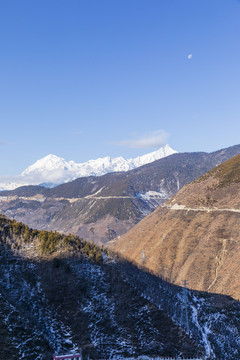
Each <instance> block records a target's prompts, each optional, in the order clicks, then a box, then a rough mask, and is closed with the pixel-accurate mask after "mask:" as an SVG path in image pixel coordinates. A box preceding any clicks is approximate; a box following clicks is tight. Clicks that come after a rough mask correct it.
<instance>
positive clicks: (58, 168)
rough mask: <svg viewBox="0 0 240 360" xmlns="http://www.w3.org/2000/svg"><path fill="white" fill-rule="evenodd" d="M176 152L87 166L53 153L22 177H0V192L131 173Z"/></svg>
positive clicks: (168, 149) (106, 160) (93, 162)
mask: <svg viewBox="0 0 240 360" xmlns="http://www.w3.org/2000/svg"><path fill="white" fill-rule="evenodd" d="M176 152H177V151H175V150H173V149H172V148H171V147H170V146H169V145H166V146H164V147H162V148H160V149H158V150H156V151H154V152H152V153H149V154H145V155H143V156H138V157H136V158H134V159H124V158H123V157H121V156H120V157H117V158H111V157H109V156H106V157H103V158H99V159H95V160H89V161H87V162H84V163H75V162H74V161H72V160H71V161H66V160H64V159H63V158H61V157H58V156H56V155H53V154H49V155H47V156H45V157H43V158H42V159H40V160H38V161H36V162H35V163H34V164H32V165H31V166H29V167H27V168H26V169H25V170H24V171H23V172H22V173H21V175H18V176H15V177H14V178H2V179H1V178H0V190H13V189H15V188H16V187H18V186H22V185H38V184H42V183H45V184H48V183H51V184H56V185H58V184H62V183H65V182H69V181H72V180H74V179H76V178H79V177H85V176H101V175H105V174H107V173H110V172H118V171H128V170H132V169H135V168H137V167H139V166H142V165H145V164H148V163H151V162H153V161H155V160H159V159H161V158H163V157H166V156H169V155H171V154H174V153H176Z"/></svg>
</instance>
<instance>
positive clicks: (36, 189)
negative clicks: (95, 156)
mask: <svg viewBox="0 0 240 360" xmlns="http://www.w3.org/2000/svg"><path fill="white" fill-rule="evenodd" d="M239 153H240V145H235V146H233V147H230V148H227V149H221V150H218V151H216V152H214V153H209V154H208V153H203V152H201V153H177V154H173V155H170V156H168V157H165V158H163V159H160V160H156V161H155V162H152V163H150V164H146V165H143V166H141V167H139V168H136V169H133V170H130V171H128V172H119V173H109V174H106V175H103V176H97V177H96V176H95V177H94V176H90V177H85V178H78V179H76V180H74V181H72V182H69V183H66V184H61V185H58V186H56V187H54V188H52V189H47V188H44V187H41V186H26V187H20V188H18V189H16V190H12V191H2V192H0V208H1V211H2V212H3V213H4V214H6V215H7V216H8V217H10V218H13V217H14V218H15V219H16V220H18V221H23V222H25V223H27V224H28V225H29V226H31V227H34V228H38V229H45V230H57V231H64V232H71V233H74V234H77V235H80V236H83V237H84V238H86V239H89V240H91V241H95V242H97V243H106V242H107V241H109V240H111V239H113V238H114V237H118V236H121V235H123V234H124V233H125V232H126V231H128V230H129V229H130V228H131V227H133V226H134V225H135V224H136V223H138V222H139V221H140V220H142V219H143V218H144V217H145V216H146V215H148V214H150V213H151V212H152V211H153V210H154V209H156V207H157V206H159V205H161V204H164V203H165V202H166V201H167V200H168V199H169V198H170V197H171V196H173V195H174V194H175V193H176V192H177V191H178V190H179V189H180V188H182V187H183V186H184V185H185V184H187V183H190V182H191V181H193V180H195V179H196V178H198V177H199V176H201V175H203V174H205V173H206V172H207V171H208V170H210V169H212V168H213V167H215V166H216V165H218V164H219V163H222V162H224V161H226V160H227V159H229V158H231V157H232V156H234V155H236V154H239Z"/></svg>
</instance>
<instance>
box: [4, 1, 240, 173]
mask: <svg viewBox="0 0 240 360" xmlns="http://www.w3.org/2000/svg"><path fill="white" fill-rule="evenodd" d="M239 39H240V1H238V0H144V1H143V0H84V1H83V0H64V1H63V0H34V1H32V0H21V1H19V0H8V1H2V2H0V121H1V132H0V154H1V156H0V174H1V175H15V174H18V173H20V172H21V171H22V170H24V169H25V168H26V167H27V166H28V165H30V164H32V163H33V162H35V161H36V160H38V159H40V158H41V157H43V156H45V155H47V154H49V153H53V154H55V155H58V156H61V157H63V158H65V159H66V160H74V161H76V162H84V161H87V160H89V159H91V158H98V157H103V156H106V155H110V156H112V157H116V156H120V155H123V156H124V157H126V158H129V157H134V156H138V155H142V154H144V153H147V152H150V151H153V150H155V148H156V146H157V145H160V144H161V142H164V141H167V142H168V143H169V144H170V145H171V146H172V147H173V148H174V149H176V150H178V151H181V152H184V151H214V150H217V149H220V148H224V147H228V146H231V145H234V144H238V143H239V142H240V141H239V140H240V136H239V134H240V100H239V99H240V40H239ZM190 54H192V57H191V59H188V55H190ZM136 146H137V147H136Z"/></svg>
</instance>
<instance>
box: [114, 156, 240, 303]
mask: <svg viewBox="0 0 240 360" xmlns="http://www.w3.org/2000/svg"><path fill="white" fill-rule="evenodd" d="M239 174H240V155H238V156H236V157H234V158H233V159H231V160H229V161H227V162H226V163H224V164H222V165H220V166H218V167H217V168H215V169H213V170H212V171H210V172H208V173H207V174H206V175H203V176H202V177H200V178H199V179H197V180H195V181H194V182H192V183H191V184H189V185H186V186H184V187H183V188H182V189H181V190H180V191H179V192H178V193H177V194H176V195H175V196H173V197H172V198H171V199H170V200H169V201H168V202H167V203H166V205H165V206H164V207H159V208H158V209H156V210H155V211H154V212H153V213H152V214H151V215H149V216H148V217H146V218H145V219H143V220H142V221H141V222H140V223H139V224H137V225H136V226H135V227H134V228H133V229H131V230H130V231H129V232H128V233H127V234H125V235H124V236H122V237H121V238H120V239H118V240H117V241H115V242H114V243H113V244H112V245H111V246H112V247H113V248H114V249H115V250H116V251H119V252H120V253H122V254H123V255H124V256H126V257H127V258H129V259H133V260H134V261H136V262H138V263H139V262H141V254H142V251H143V250H144V252H145V256H146V266H147V267H148V268H150V269H152V270H153V271H154V272H155V273H156V274H160V275H161V276H163V277H165V278H167V279H168V280H169V281H170V282H172V283H174V284H179V285H180V284H181V282H182V280H184V279H186V280H187V281H188V284H189V287H190V288H193V289H198V290H204V291H211V292H215V293H222V294H229V295H231V296H234V297H235V298H236V299H239V298H240V280H239V276H238V269H239V256H240V226H239V223H240V176H239Z"/></svg>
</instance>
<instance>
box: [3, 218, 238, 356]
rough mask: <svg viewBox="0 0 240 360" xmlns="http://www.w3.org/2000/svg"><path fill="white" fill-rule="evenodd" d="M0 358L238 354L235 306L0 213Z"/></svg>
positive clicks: (235, 302)
mask: <svg viewBox="0 0 240 360" xmlns="http://www.w3.org/2000/svg"><path fill="white" fill-rule="evenodd" d="M0 251H1V252H0V254H1V256H0V325H1V326H0V328H1V332H0V349H1V350H0V355H1V357H2V358H4V359H7V358H9V359H13V360H15V359H16V360H17V359H25V360H37V359H39V360H40V359H44V360H46V359H51V356H52V354H53V353H54V352H57V351H67V352H70V351H72V350H74V349H79V348H81V347H82V348H83V354H84V356H85V357H87V356H91V358H98V359H99V358H110V356H111V357H112V356H121V357H130V356H134V357H135V358H137V357H138V356H140V355H149V356H157V355H158V356H159V355H162V356H172V357H176V356H179V357H193V356H194V357H200V356H205V355H207V357H208V358H209V359H214V358H216V359H226V354H228V356H229V357H228V358H229V359H230V358H232V359H236V358H239V357H240V341H239V328H240V318H239V315H238V314H239V313H240V305H239V303H238V302H237V301H234V300H233V299H231V298H230V297H226V296H218V295H211V294H206V293H198V292H192V291H190V290H189V291H188V295H187V297H188V305H187V311H188V314H189V327H190V334H189V335H188V334H187V327H186V325H184V324H183V323H182V322H181V314H182V312H181V308H182V304H183V295H182V289H181V288H180V287H177V286H173V285H170V284H168V283H167V282H165V281H164V280H162V279H160V278H159V277H156V276H154V275H152V274H150V273H149V272H147V270H146V269H144V268H138V267H136V266H135V265H134V264H131V263H128V262H126V261H124V260H123V259H118V258H117V257H114V255H111V256H110V255H109V254H106V253H104V252H103V250H102V249H99V248H98V247H96V246H95V245H93V244H90V243H87V242H85V241H83V240H82V239H80V238H78V237H74V236H73V235H69V236H64V235H62V234H58V233H53V232H42V231H40V232H38V231H37V230H32V229H30V228H28V227H27V226H25V225H24V224H22V223H17V222H16V221H11V220H8V219H6V218H5V217H4V216H1V217H0Z"/></svg>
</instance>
